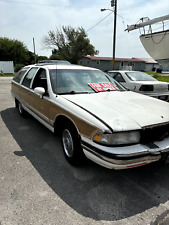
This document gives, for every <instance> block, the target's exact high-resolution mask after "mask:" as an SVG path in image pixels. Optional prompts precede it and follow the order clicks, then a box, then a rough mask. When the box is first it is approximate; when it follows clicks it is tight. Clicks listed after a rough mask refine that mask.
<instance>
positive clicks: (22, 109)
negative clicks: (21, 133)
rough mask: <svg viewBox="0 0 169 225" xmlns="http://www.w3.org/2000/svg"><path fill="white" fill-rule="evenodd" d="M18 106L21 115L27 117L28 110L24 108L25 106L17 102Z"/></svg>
mask: <svg viewBox="0 0 169 225" xmlns="http://www.w3.org/2000/svg"><path fill="white" fill-rule="evenodd" d="M17 107H18V111H19V114H20V116H22V117H26V111H25V110H24V108H23V106H22V104H21V103H20V102H18V103H17Z"/></svg>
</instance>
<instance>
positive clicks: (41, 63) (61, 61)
mask: <svg viewBox="0 0 169 225" xmlns="http://www.w3.org/2000/svg"><path fill="white" fill-rule="evenodd" d="M49 64H51V65H53V64H56V65H70V64H71V63H70V62H68V61H66V60H40V61H38V63H37V64H36V65H49Z"/></svg>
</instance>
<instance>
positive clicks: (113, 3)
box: [101, 0, 117, 70]
mask: <svg viewBox="0 0 169 225" xmlns="http://www.w3.org/2000/svg"><path fill="white" fill-rule="evenodd" d="M111 7H114V10H113V9H101V12H103V11H105V10H110V11H113V12H114V29H113V60H112V61H111V62H112V65H113V70H115V56H116V20H117V0H111Z"/></svg>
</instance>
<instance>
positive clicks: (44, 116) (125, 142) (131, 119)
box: [11, 65, 169, 169]
mask: <svg viewBox="0 0 169 225" xmlns="http://www.w3.org/2000/svg"><path fill="white" fill-rule="evenodd" d="M11 90H12V94H13V96H14V99H15V104H16V107H17V108H18V111H19V113H20V115H21V116H24V115H25V113H26V112H27V113H30V114H31V115H32V116H34V117H35V118H36V119H37V120H38V121H40V122H41V123H42V124H43V125H45V126H46V127H47V128H48V129H49V130H51V131H52V132H56V134H61V140H62V145H63V151H64V154H65V157H66V159H67V160H68V161H69V163H71V164H73V165H77V164H81V163H82V162H83V160H84V159H85V158H86V157H87V158H89V159H91V160H92V161H94V162H96V163H98V164H100V165H102V166H104V167H107V168H110V169H126V168H131V167H137V166H141V165H145V164H148V163H151V162H155V161H158V160H161V159H167V157H168V154H169V104H168V103H167V102H164V101H160V100H158V99H155V98H151V97H147V96H145V95H141V94H138V93H134V92H131V91H126V90H125V89H124V88H123V87H122V86H121V85H120V84H119V83H118V82H116V81H115V80H114V79H112V78H111V77H109V76H108V75H107V74H105V73H103V72H102V71H100V70H98V69H94V68H88V67H82V66H76V65H57V67H56V65H31V66H26V67H24V68H23V69H21V71H19V72H18V73H17V74H16V76H15V77H14V78H13V80H12V83H11Z"/></svg>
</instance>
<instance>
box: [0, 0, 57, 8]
mask: <svg viewBox="0 0 169 225" xmlns="http://www.w3.org/2000/svg"><path fill="white" fill-rule="evenodd" d="M0 2H5V3H8V2H10V3H17V4H25V5H37V6H48V7H58V5H49V4H43V3H34V2H22V1H10V0H0Z"/></svg>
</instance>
